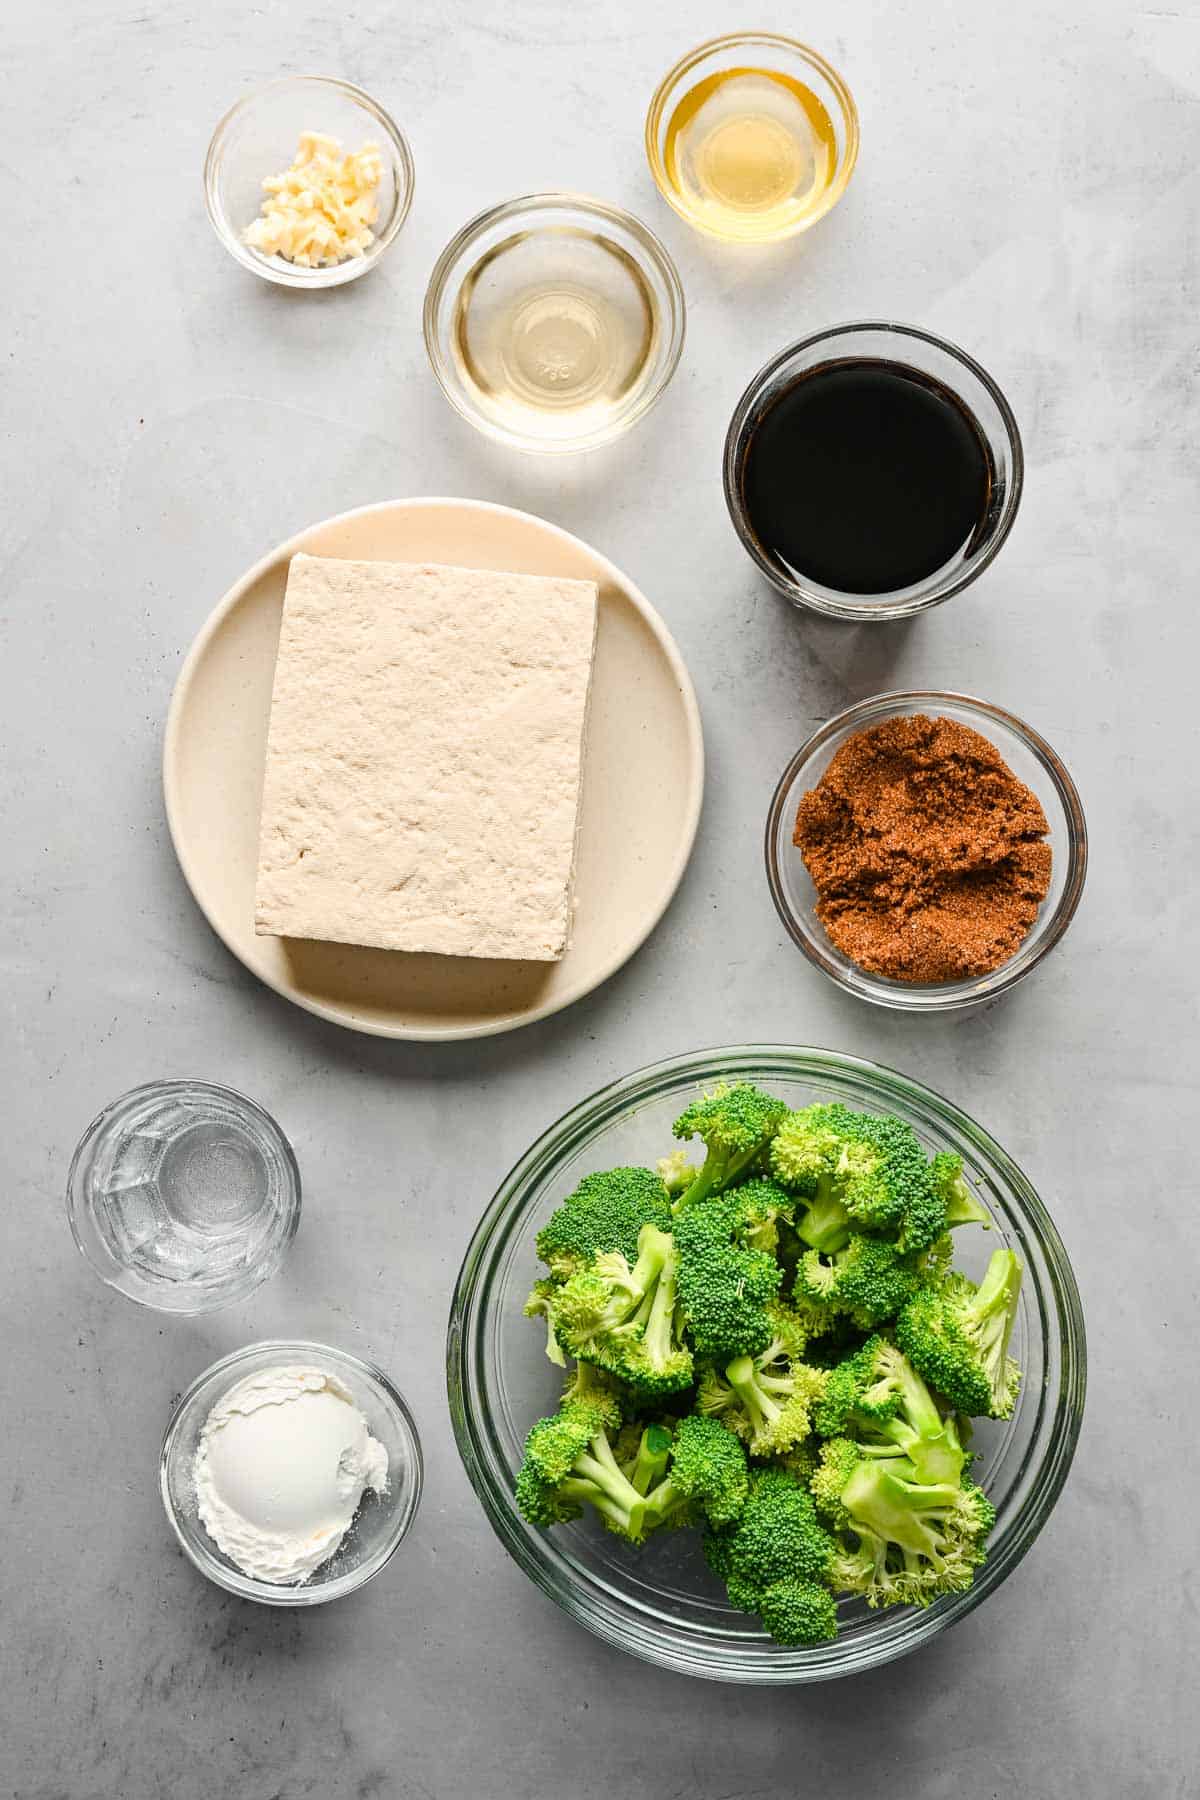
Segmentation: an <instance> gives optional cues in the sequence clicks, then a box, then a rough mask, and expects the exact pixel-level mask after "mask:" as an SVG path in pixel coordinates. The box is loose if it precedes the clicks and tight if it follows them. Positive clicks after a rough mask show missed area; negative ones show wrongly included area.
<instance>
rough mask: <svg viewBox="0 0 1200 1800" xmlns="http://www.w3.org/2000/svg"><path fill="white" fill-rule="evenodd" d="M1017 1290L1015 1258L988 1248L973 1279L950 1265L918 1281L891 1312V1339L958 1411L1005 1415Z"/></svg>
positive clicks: (1013, 1378) (1014, 1376)
mask: <svg viewBox="0 0 1200 1800" xmlns="http://www.w3.org/2000/svg"><path fill="white" fill-rule="evenodd" d="M1020 1295H1021V1263H1020V1260H1019V1258H1018V1257H1017V1255H1016V1253H1015V1251H1012V1250H995V1251H993V1252H992V1258H991V1261H990V1262H989V1263H988V1266H987V1272H986V1274H985V1275H984V1278H983V1280H982V1282H981V1283H980V1285H979V1286H978V1287H976V1286H975V1284H974V1282H972V1281H968V1279H967V1277H966V1276H965V1275H961V1274H959V1273H958V1272H957V1271H955V1270H952V1271H951V1272H950V1273H949V1274H948V1275H946V1276H945V1278H944V1279H943V1280H942V1281H941V1282H939V1283H938V1284H937V1285H936V1286H933V1287H922V1288H919V1289H918V1290H917V1292H916V1293H915V1294H914V1295H913V1297H912V1299H911V1300H910V1301H909V1302H908V1304H907V1305H906V1306H905V1308H904V1310H903V1312H902V1313H901V1314H900V1316H899V1318H898V1319H897V1320H896V1341H897V1343H898V1344H899V1345H900V1347H901V1349H902V1350H903V1351H904V1352H905V1354H906V1356H907V1357H908V1358H909V1360H910V1361H911V1362H912V1364H913V1366H914V1367H915V1368H917V1369H919V1370H920V1372H921V1374H922V1375H923V1376H924V1377H925V1379H926V1381H928V1382H930V1383H931V1385H932V1386H933V1387H935V1388H937V1389H938V1390H939V1391H940V1392H941V1393H943V1394H945V1396H946V1398H947V1400H949V1401H950V1403H951V1404H952V1405H953V1406H956V1407H957V1408H958V1409H959V1411H960V1412H964V1413H968V1414H970V1415H972V1416H974V1417H978V1416H980V1415H983V1416H985V1417H987V1418H989V1419H1008V1418H1011V1417H1012V1410H1013V1407H1014V1406H1015V1405H1016V1400H1017V1392H1018V1389H1019V1388H1020V1385H1021V1371H1020V1369H1019V1368H1018V1366H1017V1364H1016V1363H1015V1362H1014V1361H1013V1359H1012V1357H1011V1356H1010V1355H1009V1354H1008V1345H1009V1340H1010V1338H1011V1337H1012V1329H1013V1324H1014V1322H1015V1320H1016V1316H1017V1303H1018V1301H1019V1299H1020Z"/></svg>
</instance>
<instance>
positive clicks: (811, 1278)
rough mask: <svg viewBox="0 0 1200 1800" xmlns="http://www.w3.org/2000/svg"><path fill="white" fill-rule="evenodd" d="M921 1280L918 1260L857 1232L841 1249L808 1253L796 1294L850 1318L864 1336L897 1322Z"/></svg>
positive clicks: (798, 1272)
mask: <svg viewBox="0 0 1200 1800" xmlns="http://www.w3.org/2000/svg"><path fill="white" fill-rule="evenodd" d="M919 1279H920V1268H919V1264H918V1261H917V1259H915V1258H913V1257H905V1256H902V1255H901V1254H900V1252H899V1251H898V1250H897V1249H896V1247H895V1245H894V1244H889V1243H888V1242H887V1241H886V1240H885V1239H884V1238H874V1237H865V1236H863V1235H862V1234H861V1233H857V1232H856V1233H855V1234H854V1236H853V1237H851V1238H850V1239H849V1241H848V1243H847V1244H846V1246H845V1248H844V1249H842V1250H835V1251H834V1252H833V1253H832V1255H823V1254H822V1253H821V1252H820V1251H819V1250H808V1251H806V1252H805V1254H804V1255H803V1256H802V1257H801V1258H800V1262H799V1265H798V1267H797V1269H796V1290H795V1291H796V1293H797V1295H799V1296H800V1297H802V1298H804V1299H807V1300H809V1301H811V1302H814V1303H815V1304H817V1305H819V1306H826V1307H829V1308H831V1309H832V1310H833V1311H834V1312H840V1313H847V1314H849V1316H850V1319H851V1321H852V1323H853V1324H855V1325H857V1326H858V1327H859V1328H860V1329H861V1330H863V1331H870V1330H871V1329H872V1328H873V1327H874V1326H876V1325H882V1324H884V1323H886V1321H887V1320H889V1319H893V1318H895V1316H896V1314H897V1313H898V1312H899V1310H900V1308H901V1307H902V1306H903V1305H904V1303H905V1301H906V1300H907V1299H908V1298H909V1296H910V1295H911V1294H912V1293H913V1292H914V1291H915V1289H916V1287H917V1283H918V1281H919Z"/></svg>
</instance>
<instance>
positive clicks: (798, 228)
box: [643, 31, 861, 244]
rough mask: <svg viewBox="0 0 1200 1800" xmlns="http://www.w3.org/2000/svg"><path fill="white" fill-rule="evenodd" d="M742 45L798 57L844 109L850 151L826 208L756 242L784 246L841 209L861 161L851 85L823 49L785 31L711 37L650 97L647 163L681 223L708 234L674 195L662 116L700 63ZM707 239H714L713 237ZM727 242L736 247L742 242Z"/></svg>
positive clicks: (672, 69)
mask: <svg viewBox="0 0 1200 1800" xmlns="http://www.w3.org/2000/svg"><path fill="white" fill-rule="evenodd" d="M743 44H745V45H748V46H752V45H762V44H765V45H769V46H770V47H771V48H772V49H775V50H785V51H787V53H788V54H789V55H790V56H794V57H796V58H797V59H798V60H799V61H800V62H803V63H806V64H807V65H808V67H809V68H811V69H815V70H816V71H817V73H818V74H819V75H821V76H823V77H824V79H825V80H826V81H827V82H828V83H829V86H830V87H831V88H832V89H833V92H834V93H835V94H836V95H837V100H838V105H839V107H840V109H841V114H842V124H843V127H844V129H845V133H846V147H845V150H844V152H843V155H842V157H841V161H840V163H839V166H838V171H837V175H836V177H835V179H834V180H833V181H832V182H831V183H830V186H829V188H828V189H827V191H826V194H825V196H824V204H823V205H822V206H821V208H820V211H818V212H814V213H813V214H811V216H809V217H808V218H806V219H804V220H803V222H802V223H800V224H799V225H793V226H791V227H789V228H788V230H786V231H781V232H777V233H775V234H774V235H773V236H771V237H768V238H757V239H754V240H753V241H754V242H756V243H764V244H768V243H776V244H778V243H785V242H786V241H787V239H788V238H792V237H798V236H799V235H800V234H801V233H802V232H804V231H807V230H808V229H809V227H810V226H812V225H816V224H817V223H818V221H819V220H821V219H823V218H824V217H825V215H826V214H827V213H829V212H831V211H832V210H833V208H834V207H835V206H836V205H837V203H838V201H839V200H840V199H841V198H842V195H843V194H844V193H845V191H846V189H847V187H848V186H849V184H850V177H851V175H853V173H854V168H855V165H856V163H857V162H858V151H859V144H860V141H861V125H860V122H859V116H858V106H857V103H856V101H855V99H854V95H853V94H852V93H851V92H850V89H849V87H848V86H847V85H846V80H845V77H844V76H843V75H842V74H841V73H840V71H839V70H837V69H835V68H834V66H833V64H832V63H831V62H829V61H828V59H827V58H826V57H824V56H822V55H821V52H820V51H819V50H814V49H813V47H812V45H811V44H806V43H803V42H802V41H801V39H799V38H794V37H789V36H787V34H786V33H784V32H781V31H728V32H725V33H723V34H722V35H721V36H719V37H713V38H707V39H706V40H705V41H704V43H702V44H697V45H696V46H695V47H694V49H692V50H689V51H687V52H686V53H685V54H684V55H683V56H681V57H679V59H678V60H677V61H676V62H674V63H673V64H672V65H671V67H670V68H669V69H668V70H667V72H666V74H665V75H664V76H663V77H662V80H661V81H660V82H659V83H658V86H657V87H656V88H655V90H654V93H653V94H652V95H651V97H650V104H649V106H648V107H647V109H646V124H645V128H644V133H643V136H644V140H645V146H646V161H647V162H648V163H649V165H650V173H651V175H652V176H653V178H654V185H655V187H656V188H657V189H658V191H659V193H660V194H661V195H662V197H663V199H664V200H665V201H666V203H667V205H668V206H669V207H670V208H671V209H672V211H673V212H675V213H677V214H678V216H679V217H680V218H681V219H683V220H685V221H686V223H687V224H689V225H691V226H692V227H693V228H694V229H696V230H699V231H706V232H707V227H705V226H703V225H702V224H701V223H700V220H699V218H698V217H697V215H696V214H695V213H694V212H693V211H692V210H691V208H690V207H687V206H685V205H684V204H683V202H682V200H681V199H680V198H679V197H678V195H676V194H675V193H674V191H673V189H672V187H671V184H670V182H669V181H668V179H667V171H666V166H665V164H664V162H663V158H662V152H661V150H660V149H659V143H658V132H659V126H660V125H661V124H662V119H663V114H664V112H665V111H666V106H667V100H668V98H669V96H670V94H671V93H672V91H673V90H674V89H675V88H676V87H677V86H678V84H679V82H680V81H681V80H682V78H683V77H684V76H685V75H686V74H688V73H689V71H690V70H692V69H694V68H696V67H697V66H698V65H699V64H700V63H702V62H704V61H705V60H706V59H707V58H708V57H710V56H712V55H715V54H719V53H720V52H721V51H724V50H732V49H736V48H738V47H739V46H740V45H743ZM708 235H715V234H713V233H708ZM724 241H726V242H730V241H732V242H736V241H737V240H724Z"/></svg>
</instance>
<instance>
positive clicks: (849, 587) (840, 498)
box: [725, 323, 1024, 621]
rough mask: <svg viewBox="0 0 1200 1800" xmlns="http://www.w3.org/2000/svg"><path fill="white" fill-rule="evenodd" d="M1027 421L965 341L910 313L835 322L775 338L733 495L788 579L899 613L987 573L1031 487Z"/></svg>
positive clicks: (751, 546)
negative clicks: (954, 340)
mask: <svg viewBox="0 0 1200 1800" xmlns="http://www.w3.org/2000/svg"><path fill="white" fill-rule="evenodd" d="M1023 469H1024V458H1023V455H1022V451H1021V437H1020V433H1019V431H1018V430H1017V422H1016V420H1015V418H1014V417H1013V413H1012V408H1011V407H1010V406H1009V404H1008V402H1007V400H1006V399H1005V398H1004V395H1003V394H1002V393H1001V391H1000V389H999V387H998V386H997V384H996V383H995V381H993V379H992V377H991V376H990V375H989V374H988V373H987V371H986V370H985V369H983V368H981V367H980V365H979V364H978V363H977V362H976V361H975V360H974V359H973V358H972V357H970V356H968V355H967V354H966V352H965V351H963V350H960V349H958V348H957V347H956V346H955V345H954V344H950V343H947V342H945V340H944V339H942V338H937V337H934V336H933V335H932V333H930V332H927V331H920V330H918V329H916V328H915V327H913V326H907V325H892V324H886V323H864V324H856V325H841V326H838V327H837V328H836V329H834V330H832V331H823V332H819V333H817V334H816V335H815V336H814V337H810V338H805V339H803V340H802V341H801V342H800V343H798V344H792V345H789V347H788V348H787V349H786V350H782V351H780V353H779V355H778V356H775V357H773V358H772V359H771V361H770V362H769V363H768V364H767V365H766V367H765V368H763V369H760V370H759V372H758V374H757V375H756V376H755V377H754V379H753V381H752V382H751V383H750V385H749V387H748V388H747V389H746V391H745V393H744V394H743V395H742V398H741V399H740V400H739V402H738V405H737V409H736V411H735V412H734V415H733V419H732V421H731V423H730V426H729V432H728V435H727V437H726V440H725V498H726V502H727V504H728V506H729V512H730V517H731V518H732V520H733V524H734V528H735V530H736V531H737V534H738V536H739V537H740V538H741V540H742V543H743V544H744V545H745V547H746V549H747V550H748V551H749V553H750V555H751V556H752V557H753V559H754V561H755V562H756V563H757V564H758V567H759V568H760V569H761V570H762V572H763V574H764V575H765V576H766V577H767V580H768V581H770V582H771V583H772V584H773V585H774V586H775V587H776V588H778V589H779V591H780V593H782V594H785V595H786V596H787V598H788V599H789V600H791V601H792V602H793V603H794V604H795V605H797V606H806V607H809V608H810V609H811V610H812V611H814V612H820V613H825V614H826V615H828V616H829V617H831V618H836V619H853V620H861V621H865V620H874V619H902V618H907V617H909V616H910V615H911V614H913V613H917V612H923V611H924V610H925V608H926V607H929V606H937V605H939V604H940V603H941V602H942V601H943V600H949V599H950V597H951V595H953V594H957V593H960V592H961V590H962V589H963V588H964V587H966V586H967V585H968V584H969V583H970V582H972V581H974V580H975V579H976V578H977V577H978V576H979V575H981V574H982V573H983V571H984V569H986V568H987V566H988V564H989V563H990V562H991V561H992V558H993V557H994V556H995V555H996V552H997V551H998V550H999V548H1000V546H1001V544H1002V543H1003V542H1004V540H1005V538H1006V537H1007V536H1008V533H1009V531H1010V530H1011V528H1012V523H1013V520H1014V518H1015V517H1016V512H1017V507H1018V505H1019V503H1020V498H1021V485H1022V477H1023Z"/></svg>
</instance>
